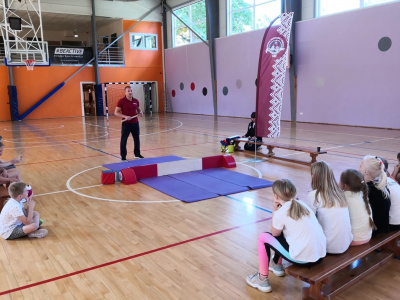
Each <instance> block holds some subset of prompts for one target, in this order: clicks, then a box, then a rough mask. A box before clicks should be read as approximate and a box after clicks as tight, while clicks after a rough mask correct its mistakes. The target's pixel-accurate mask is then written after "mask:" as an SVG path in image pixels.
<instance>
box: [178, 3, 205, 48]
mask: <svg viewBox="0 0 400 300" xmlns="http://www.w3.org/2000/svg"><path fill="white" fill-rule="evenodd" d="M174 13H175V14H176V15H177V16H178V17H179V18H181V19H182V21H184V22H185V23H186V24H187V25H188V26H189V27H190V28H191V29H192V30H194V31H195V32H196V33H197V34H198V35H199V36H200V37H201V38H202V39H203V40H206V38H207V23H206V5H205V1H204V0H202V1H199V2H196V3H193V4H192V5H188V6H185V7H182V8H180V9H177V10H174ZM173 20H174V21H173V22H174V24H175V26H174V45H175V46H181V45H185V44H189V43H196V42H199V41H200V39H199V38H198V37H197V36H196V35H195V34H194V33H193V32H191V31H190V30H189V28H188V27H187V26H185V25H184V24H183V23H182V22H181V21H179V20H178V19H177V18H175V17H174V16H173Z"/></svg>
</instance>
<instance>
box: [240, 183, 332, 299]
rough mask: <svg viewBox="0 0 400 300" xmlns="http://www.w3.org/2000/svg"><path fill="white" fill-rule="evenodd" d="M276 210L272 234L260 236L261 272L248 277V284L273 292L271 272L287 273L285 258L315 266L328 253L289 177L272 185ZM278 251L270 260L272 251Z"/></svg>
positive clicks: (313, 219)
mask: <svg viewBox="0 0 400 300" xmlns="http://www.w3.org/2000/svg"><path fill="white" fill-rule="evenodd" d="M272 191H273V200H274V202H273V213H272V221H271V233H269V232H264V233H261V234H260V236H259V238H258V256H259V271H257V272H256V273H255V274H253V275H249V276H247V278H246V282H247V284H248V285H250V286H252V287H254V288H257V289H259V290H260V291H262V292H271V290H272V289H271V286H270V284H269V280H268V272H269V270H271V271H272V272H273V273H274V274H275V275H277V276H284V275H285V271H284V269H283V266H282V257H283V258H285V259H286V260H287V261H290V262H292V263H294V264H301V265H306V266H311V265H314V264H316V263H318V262H320V261H321V260H322V258H323V257H325V255H326V238H325V235H324V233H323V231H322V228H321V226H320V225H319V223H318V221H317V219H316V217H315V215H314V213H313V212H312V210H311V208H309V207H308V206H307V205H306V204H305V203H304V202H302V201H299V200H295V199H294V198H295V197H296V193H297V192H296V187H295V186H294V185H293V183H292V182H291V181H290V180H289V179H281V180H277V181H275V182H274V184H273V185H272ZM271 249H273V250H274V252H275V255H274V258H273V261H272V262H270V258H271V253H270V250H271Z"/></svg>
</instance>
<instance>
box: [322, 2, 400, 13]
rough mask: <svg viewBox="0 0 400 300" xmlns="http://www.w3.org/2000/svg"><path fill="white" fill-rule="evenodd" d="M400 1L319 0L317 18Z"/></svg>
mask: <svg viewBox="0 0 400 300" xmlns="http://www.w3.org/2000/svg"><path fill="white" fill-rule="evenodd" d="M395 1H398V0H317V1H316V10H315V12H316V17H322V16H326V15H330V14H335V13H339V12H343V11H348V10H353V9H358V8H362V7H368V6H373V5H378V4H384V3H389V2H395Z"/></svg>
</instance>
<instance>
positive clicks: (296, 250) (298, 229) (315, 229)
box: [273, 200, 326, 262]
mask: <svg viewBox="0 0 400 300" xmlns="http://www.w3.org/2000/svg"><path fill="white" fill-rule="evenodd" d="M292 201H296V200H292ZM298 202H299V203H300V204H301V205H303V206H304V207H306V208H307V209H308V210H309V211H310V216H309V217H306V216H305V217H302V218H301V219H299V220H297V221H295V220H293V219H292V218H291V217H289V216H288V211H289V209H290V205H291V204H292V203H291V201H288V202H286V203H285V204H283V205H282V207H281V208H280V209H278V210H277V211H276V212H275V213H274V219H273V226H274V228H275V229H278V230H283V234H284V236H285V238H286V241H287V243H288V244H289V254H290V257H291V258H293V259H294V260H298V261H302V262H315V261H317V260H318V259H320V258H321V257H325V255H326V238H325V235H324V233H323V231H322V228H321V225H319V223H318V220H317V219H316V217H315V215H314V214H313V211H312V210H311V208H309V207H308V206H307V205H306V204H305V203H304V202H303V201H298Z"/></svg>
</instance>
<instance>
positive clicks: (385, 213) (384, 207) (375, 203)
mask: <svg viewBox="0 0 400 300" xmlns="http://www.w3.org/2000/svg"><path fill="white" fill-rule="evenodd" d="M360 172H361V174H362V175H363V176H364V180H365V182H366V183H367V185H368V199H369V203H370V205H371V209H372V218H373V219H374V223H375V225H376V227H377V229H376V230H375V231H374V232H373V235H374V234H377V233H380V232H388V231H389V210H390V197H389V195H390V194H389V190H388V188H387V176H386V173H385V166H384V165H383V162H382V160H381V159H380V158H379V157H377V156H372V155H367V156H365V157H364V158H363V160H362V162H361V165H360Z"/></svg>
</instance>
